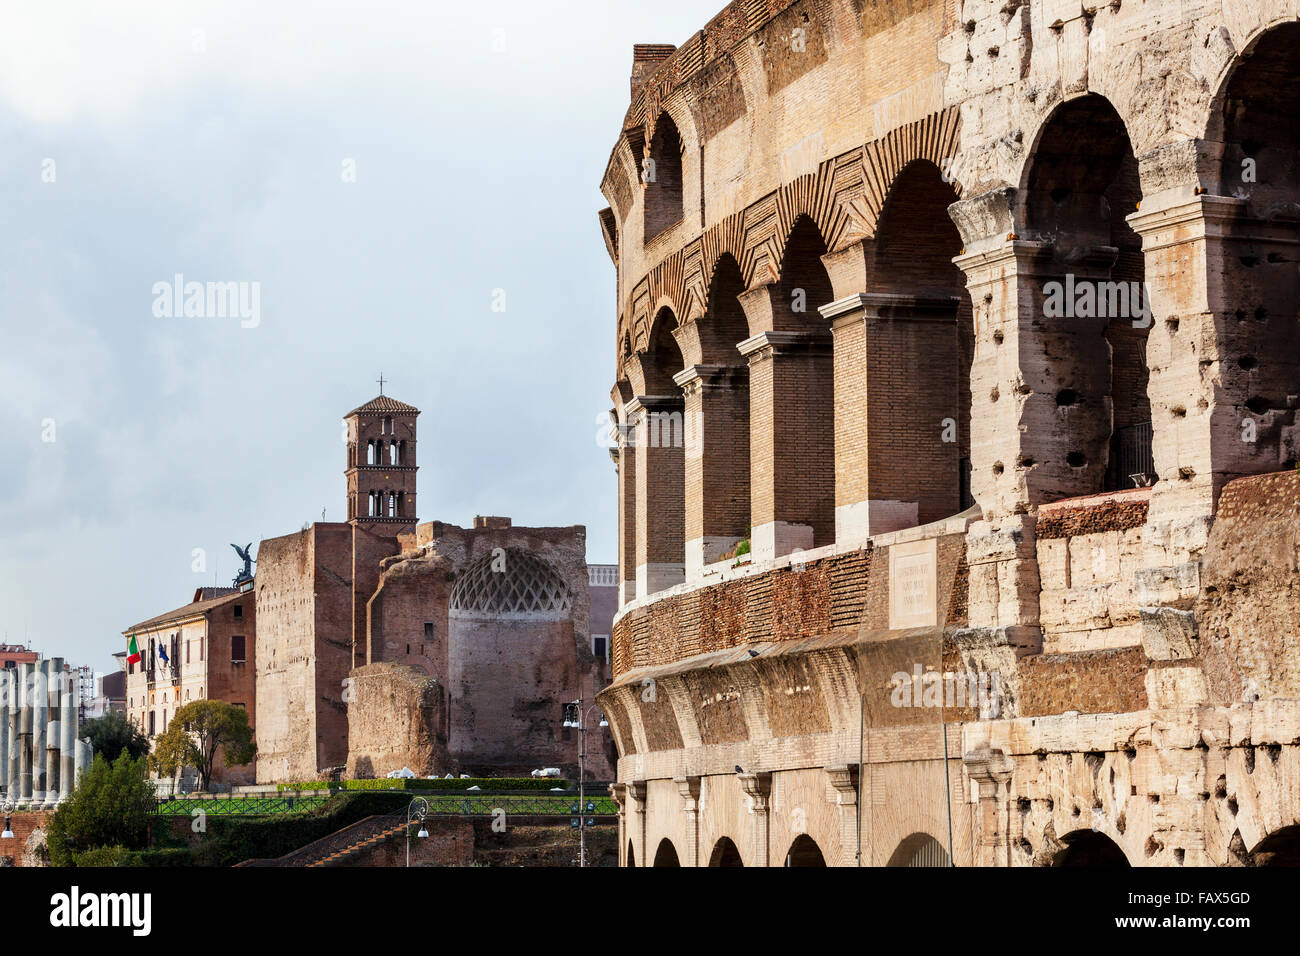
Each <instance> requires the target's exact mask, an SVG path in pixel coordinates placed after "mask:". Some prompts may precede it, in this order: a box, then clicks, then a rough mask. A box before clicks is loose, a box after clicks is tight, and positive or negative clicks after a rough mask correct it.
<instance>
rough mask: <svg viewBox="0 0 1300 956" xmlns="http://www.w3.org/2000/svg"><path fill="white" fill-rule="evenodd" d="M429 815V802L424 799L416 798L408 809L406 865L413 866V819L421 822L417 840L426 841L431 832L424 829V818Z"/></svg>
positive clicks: (416, 835) (408, 805)
mask: <svg viewBox="0 0 1300 956" xmlns="http://www.w3.org/2000/svg"><path fill="white" fill-rule="evenodd" d="M428 815H429V801H428V800H426V799H424V797H416V798H415V799H414V800H412V801H411V802H410V803H409V804H407V807H406V865H407V866H408V867H409V866H410V865H411V820H412V818H414V819H418V820H419V821H420V831H419V832H418V833H416V834H415V837H416V839H418V840H425V839H428V837H429V831H428V830H426V829H425V828H424V818H425V817H426V816H428Z"/></svg>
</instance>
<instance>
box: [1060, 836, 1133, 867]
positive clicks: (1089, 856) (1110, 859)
mask: <svg viewBox="0 0 1300 956" xmlns="http://www.w3.org/2000/svg"><path fill="white" fill-rule="evenodd" d="M1061 842H1062V843H1064V844H1065V849H1064V850H1061V851H1060V852H1059V853H1058V854H1057V855H1056V858H1055V859H1054V860H1053V861H1052V866H1121V867H1122V866H1129V862H1128V857H1126V856H1125V855H1124V851H1123V850H1121V849H1120V848H1119V845H1118V844H1117V843H1116V842H1115V841H1114V840H1112V839H1111V838H1110V837H1108V836H1106V834H1104V833H1098V832H1097V831H1096V830H1076V831H1075V832H1073V833H1069V834H1067V835H1066V836H1064V837H1062V838H1061Z"/></svg>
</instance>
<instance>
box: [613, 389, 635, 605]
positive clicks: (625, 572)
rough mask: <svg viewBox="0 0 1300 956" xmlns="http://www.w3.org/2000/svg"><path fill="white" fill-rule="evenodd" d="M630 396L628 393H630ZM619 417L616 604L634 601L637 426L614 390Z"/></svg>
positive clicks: (615, 436)
mask: <svg viewBox="0 0 1300 956" xmlns="http://www.w3.org/2000/svg"><path fill="white" fill-rule="evenodd" d="M629 395H630V392H629ZM614 398H615V401H616V402H617V403H618V404H617V407H616V409H615V413H616V414H617V415H618V424H617V426H616V433H615V435H614V438H615V440H616V441H617V443H618V446H617V449H616V453H617V455H618V568H619V581H620V590H619V605H620V606H622V605H624V604H627V603H629V602H631V601H635V600H636V489H637V482H636V457H637V456H636V425H635V421H634V419H633V418H632V415H631V413H630V412H629V411H628V405H627V403H628V402H629V401H631V398H630V397H629V398H627V399H623V398H622V395H621V393H620V391H619V390H618V389H615V392H614Z"/></svg>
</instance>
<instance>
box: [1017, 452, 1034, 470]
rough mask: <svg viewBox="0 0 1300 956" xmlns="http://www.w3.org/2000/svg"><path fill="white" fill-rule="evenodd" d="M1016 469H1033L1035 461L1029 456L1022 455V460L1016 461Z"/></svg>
mask: <svg viewBox="0 0 1300 956" xmlns="http://www.w3.org/2000/svg"><path fill="white" fill-rule="evenodd" d="M1016 467H1017V468H1033V467H1034V459H1033V458H1031V457H1030V456H1028V455H1021V456H1020V458H1019V460H1018V461H1016Z"/></svg>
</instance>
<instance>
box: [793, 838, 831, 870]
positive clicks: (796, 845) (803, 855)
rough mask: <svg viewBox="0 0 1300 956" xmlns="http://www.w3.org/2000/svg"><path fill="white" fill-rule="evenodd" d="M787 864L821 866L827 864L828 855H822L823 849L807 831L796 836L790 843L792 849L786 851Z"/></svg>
mask: <svg viewBox="0 0 1300 956" xmlns="http://www.w3.org/2000/svg"><path fill="white" fill-rule="evenodd" d="M785 865H786V866H821V867H824V866H825V865H826V857H824V856H823V855H822V849H821V847H819V846H818V845H817V841H816V840H814V839H813V838H812V837H810V836H809V835H808V834H806V833H801V834H799V835H798V836H797V837H795V838H794V842H793V843H791V844H790V849H788V850H786V851H785Z"/></svg>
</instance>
